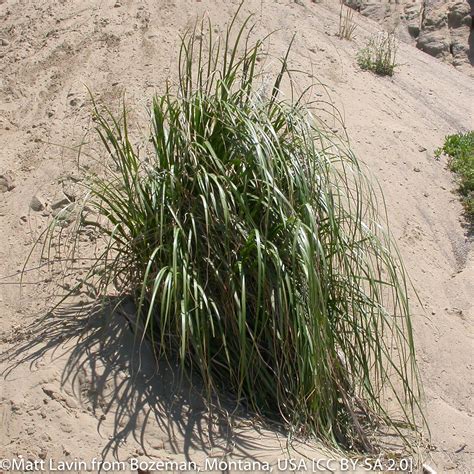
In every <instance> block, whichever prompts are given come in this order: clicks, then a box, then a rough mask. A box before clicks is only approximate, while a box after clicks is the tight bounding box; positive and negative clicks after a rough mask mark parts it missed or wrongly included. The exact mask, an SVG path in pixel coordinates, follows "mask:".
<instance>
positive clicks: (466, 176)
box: [435, 130, 474, 218]
mask: <svg viewBox="0 0 474 474" xmlns="http://www.w3.org/2000/svg"><path fill="white" fill-rule="evenodd" d="M441 154H445V155H446V156H447V157H448V158H449V161H448V166H449V169H450V170H451V171H454V172H455V173H456V174H457V176H458V177H459V192H460V193H461V196H462V201H463V204H464V207H465V209H466V212H467V214H468V216H469V217H470V218H474V131H472V130H471V131H470V132H466V133H457V134H454V135H448V136H447V137H446V138H445V142H444V145H443V146H442V147H441V148H438V149H437V150H436V151H435V156H436V157H437V158H439V157H440V156H441Z"/></svg>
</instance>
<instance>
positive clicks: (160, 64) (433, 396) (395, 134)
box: [0, 0, 474, 472]
mask: <svg viewBox="0 0 474 474" xmlns="http://www.w3.org/2000/svg"><path fill="white" fill-rule="evenodd" d="M299 3H302V5H300V4H299ZM299 3H295V2H293V1H290V0H287V1H283V0H280V1H272V2H271V1H266V0H265V1H257V0H248V1H247V2H246V3H245V5H244V7H243V14H242V17H241V18H244V17H245V15H246V14H248V13H251V12H252V13H255V21H256V23H257V27H256V30H255V35H256V37H258V36H263V34H265V33H268V32H270V31H273V30H277V31H276V32H275V33H274V35H273V36H272V38H271V49H272V54H276V55H279V54H282V53H283V52H284V51H285V49H286V47H287V45H288V43H289V41H290V39H291V37H292V35H293V34H294V33H296V39H295V43H294V48H293V52H292V64H293V66H295V67H297V68H300V69H303V70H305V71H312V72H313V74H314V76H315V77H316V78H317V79H318V80H319V81H321V82H322V83H323V84H325V87H326V89H327V91H328V92H329V93H330V95H331V97H332V99H333V100H334V102H335V104H336V106H337V107H338V108H339V110H340V111H341V113H342V115H343V117H344V120H345V125H346V128H347V133H348V135H349V137H350V139H351V142H352V145H353V148H354V151H355V152H356V153H357V154H358V156H359V157H360V158H361V159H362V160H363V161H364V162H365V163H366V164H367V165H368V166H369V168H370V169H371V172H372V173H373V175H374V177H375V178H377V179H378V180H379V181H380V183H381V186H382V188H383V191H384V193H385V197H386V205H387V210H388V214H389V218H390V223H391V225H392V231H393V233H394V237H395V239H396V241H397V242H398V245H399V247H400V250H401V253H402V255H403V258H404V262H405V265H406V267H407V270H408V272H409V274H410V276H411V278H412V280H413V283H414V286H415V287H416V289H417V291H418V294H419V297H420V300H421V302H422V305H420V304H419V303H418V302H417V300H416V298H413V299H412V308H413V312H414V315H415V316H414V324H415V334H416V342H417V347H418V361H419V366H420V371H421V374H422V378H423V383H424V387H425V392H426V404H427V408H426V410H427V417H428V421H429V424H430V427H431V430H432V451H431V452H430V453H425V456H426V458H427V462H428V463H430V465H432V466H433V467H436V468H437V469H438V472H446V471H449V470H451V471H452V472H469V471H472V469H473V463H472V457H473V450H474V436H473V427H474V424H473V409H474V407H473V400H472V393H473V392H472V384H473V329H472V328H473V326H472V316H473V314H472V300H473V294H474V291H473V290H474V288H473V281H474V263H473V262H474V259H473V253H472V241H471V240H469V236H468V229H467V228H466V227H465V226H463V225H462V219H461V215H462V208H461V205H460V203H459V200H458V198H457V196H456V194H454V193H453V191H454V190H455V183H454V181H453V177H452V175H451V173H450V172H449V171H448V170H446V168H445V163H443V161H436V160H435V159H434V149H435V148H437V147H438V146H440V145H441V144H442V142H443V137H444V136H445V135H446V134H448V133H454V132H456V131H460V130H467V129H473V128H474V123H473V118H474V110H473V106H474V102H473V101H472V98H473V97H474V83H473V80H472V78H469V77H468V76H467V75H464V74H463V73H461V72H459V71H457V70H455V69H454V68H452V67H450V66H448V65H446V64H443V63H441V62H439V61H437V60H436V59H434V58H432V57H430V56H427V55H425V54H423V53H421V52H420V51H418V50H416V49H415V48H413V47H411V46H408V45H401V47H400V51H399V57H398V63H399V64H400V66H399V68H398V69H397V72H396V75H395V76H394V77H393V78H379V77H376V76H374V75H372V74H371V73H369V72H362V71H360V70H359V69H358V67H357V64H356V62H355V55H356V52H357V50H358V47H359V46H360V45H362V44H363V43H364V42H365V39H366V38H367V36H368V35H369V34H370V33H372V32H374V31H376V30H377V28H378V27H377V25H376V24H375V23H373V22H371V21H370V20H368V19H366V18H361V17H357V19H356V21H357V23H358V25H359V27H358V30H357V33H356V36H357V37H356V39H355V41H353V42H347V41H340V40H339V39H338V38H336V37H335V36H334V34H335V32H336V31H337V28H338V6H337V2H336V1H334V2H330V1H328V0H327V1H326V2H323V3H320V4H316V3H312V2H310V1H304V2H299ZM237 6H238V2H236V1H233V0H232V1H226V2H217V1H211V0H203V1H200V2H195V1H191V0H188V1H184V0H141V1H130V0H122V1H121V6H120V7H114V0H112V1H110V0H106V1H105V0H104V1H92V0H84V1H72V0H62V1H57V2H51V1H38V2H36V1H35V2H32V1H26V0H23V1H22V0H6V1H5V0H3V1H2V0H0V38H2V39H4V40H6V41H3V42H2V46H0V68H1V76H0V143H1V146H0V174H10V175H11V177H12V178H13V181H14V184H15V188H14V189H12V190H11V191H8V192H5V193H2V194H0V242H2V244H1V246H0V278H2V280H0V282H1V284H0V307H1V309H2V313H1V319H0V343H1V348H0V351H1V352H2V353H4V354H6V353H7V351H10V352H9V354H12V353H13V354H14V357H13V359H11V358H10V359H9V360H7V359H6V358H5V357H2V359H1V364H0V371H2V372H3V378H2V381H1V384H0V404H1V419H2V426H1V429H0V457H2V456H4V457H9V456H10V457H11V456H18V455H24V456H30V457H31V458H32V459H40V458H41V457H43V458H46V459H49V458H52V459H57V460H59V459H71V458H74V457H77V458H79V459H84V460H89V459H92V458H93V457H100V456H103V455H106V456H107V457H108V458H109V459H112V458H114V457H115V458H118V459H127V458H128V457H130V456H144V455H145V454H147V455H149V456H151V457H152V458H158V459H162V460H184V459H186V458H187V459H192V460H193V461H196V462H198V463H200V462H203V460H204V459H205V458H206V457H207V456H211V455H219V454H221V453H222V452H224V451H226V450H233V456H234V457H235V458H236V459H237V458H239V457H240V458H241V459H250V458H255V459H260V460H270V461H275V460H276V459H277V458H278V457H281V456H282V452H284V448H285V439H284V437H282V436H281V435H279V434H277V433H276V432H274V431H271V430H268V429H262V430H257V429H256V428H255V427H252V426H250V425H249V426H247V425H245V423H244V422H243V421H242V422H240V423H237V426H234V427H230V426H228V425H227V424H226V423H225V422H224V421H222V420H221V422H220V423H217V424H214V429H213V434H212V436H211V433H209V431H208V429H207V418H206V416H205V410H203V406H202V404H200V403H198V397H196V396H195V395H193V394H191V393H187V394H184V395H182V396H180V397H173V396H172V394H171V393H172V390H171V387H172V383H173V380H172V373H168V372H164V371H160V373H159V374H156V371H155V370H154V368H153V365H152V364H150V361H149V360H147V357H146V354H145V355H144V357H143V358H144V360H145V363H144V366H143V367H144V370H143V371H142V372H140V374H139V375H135V376H134V377H131V375H130V373H131V372H130V371H131V365H133V364H130V363H129V357H128V354H129V353H130V352H131V347H132V345H131V339H130V338H131V336H130V334H129V331H128V329H127V325H126V324H125V320H124V319H123V318H118V319H117V320H116V322H115V323H114V324H113V325H112V327H111V328H110V329H109V330H108V331H107V333H106V334H105V333H101V332H100V330H99V327H98V323H97V321H96V320H91V322H90V323H89V326H87V325H86V321H85V320H84V318H81V317H77V316H76V315H75V313H74V312H72V311H71V313H70V317H69V319H67V322H64V321H65V320H60V321H58V320H53V319H50V320H48V321H49V322H47V323H42V324H41V325H35V324H33V326H30V325H31V324H32V323H33V322H34V320H35V318H36V317H38V316H40V315H42V314H44V313H45V311H46V310H47V308H48V304H49V302H48V301H46V299H45V295H49V294H51V292H52V291H54V288H57V286H54V285H52V284H51V283H49V282H45V281H43V279H44V277H45V275H46V273H45V272H44V271H41V272H30V273H28V274H27V277H26V278H25V283H27V284H25V285H24V286H23V288H22V293H21V295H20V292H19V287H18V285H17V284H16V283H18V281H19V278H18V276H16V275H15V274H16V273H17V272H18V270H19V269H20V268H21V267H22V265H23V263H24V261H25V257H26V255H27V253H28V252H29V249H30V248H31V243H32V239H33V238H34V237H35V236H36V235H38V231H39V228H40V227H41V226H43V227H44V225H45V223H46V222H47V221H48V216H47V215H46V214H47V213H46V212H41V211H40V212H35V211H32V210H31V209H29V205H30V201H31V198H32V197H33V196H35V195H38V196H40V197H41V199H44V200H45V202H46V203H48V204H52V203H54V202H57V201H58V200H61V199H62V198H63V197H64V195H63V194H62V192H63V187H64V186H65V187H69V188H73V187H74V179H76V178H80V177H81V175H80V172H79V171H78V170H77V166H76V162H77V153H76V151H74V150H69V149H67V148H65V146H72V145H77V144H78V143H79V142H80V141H81V140H82V137H83V136H84V134H85V132H86V131H87V130H88V129H89V128H90V127H91V123H90V104H89V102H88V96H87V91H86V89H85V86H87V87H89V88H90V89H91V90H92V91H93V93H94V94H96V96H97V97H99V98H100V99H101V100H103V101H105V103H108V104H111V106H112V107H115V106H117V105H118V104H119V99H120V97H121V94H122V93H123V92H124V91H126V98H127V102H128V103H129V104H130V105H133V108H134V111H135V112H134V113H132V118H134V119H136V121H137V122H140V120H143V119H144V118H145V116H146V112H145V108H146V106H147V105H148V104H149V103H150V100H151V97H152V95H153V93H154V92H156V91H160V90H163V86H164V81H165V79H166V78H168V77H171V78H173V77H174V74H175V70H176V58H177V51H178V47H179V33H182V32H183V31H184V30H185V28H186V27H189V26H191V25H192V24H193V22H194V20H195V19H196V17H197V16H199V15H203V14H207V15H209V17H210V18H211V19H212V20H213V23H214V24H215V25H216V26H223V25H224V24H225V23H226V22H227V21H228V20H229V18H231V16H232V14H233V12H234V11H235V10H236V8H237ZM276 66H277V63H276V61H273V60H267V62H266V67H267V68H268V70H271V69H272V68H274V67H276ZM303 82H304V81H303ZM316 92H317V93H321V94H325V91H324V89H323V88H320V89H319V90H318V89H316ZM334 127H337V125H334ZM56 145H60V146H56ZM94 147H95V145H94V144H88V145H86V146H85V148H86V149H87V151H88V152H93V151H94V149H95V148H94ZM83 159H84V162H83V163H87V160H88V158H87V157H84V158H83ZM43 214H45V215H43ZM36 262H37V260H36V261H35V262H34V263H36ZM32 265H33V264H32ZM52 286H53V288H51V287H52ZM85 327H87V330H86V332H85V333H84V328H85ZM81 333H83V336H82V337H81V338H80V339H79V334H81ZM11 351H13V352H11ZM135 362H136V359H135ZM135 362H134V363H135ZM12 364H13V366H12ZM10 369H12V370H10ZM211 438H212V439H211ZM301 449H302V450H303V451H304V453H306V454H307V455H308V456H309V457H311V458H313V457H314V458H318V457H324V456H327V454H325V453H323V452H322V449H321V448H320V447H318V445H317V443H310V444H309V445H308V446H303V447H301Z"/></svg>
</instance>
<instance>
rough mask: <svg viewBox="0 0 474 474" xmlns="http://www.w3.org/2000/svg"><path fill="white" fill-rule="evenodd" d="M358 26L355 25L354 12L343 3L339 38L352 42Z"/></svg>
mask: <svg viewBox="0 0 474 474" xmlns="http://www.w3.org/2000/svg"><path fill="white" fill-rule="evenodd" d="M356 28H357V25H356V24H355V23H354V10H352V8H348V7H346V6H345V5H344V2H343V1H341V10H340V12H339V31H338V33H337V36H339V38H340V39H346V40H351V39H352V38H353V37H354V32H355V30H356Z"/></svg>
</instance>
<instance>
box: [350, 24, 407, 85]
mask: <svg viewBox="0 0 474 474" xmlns="http://www.w3.org/2000/svg"><path fill="white" fill-rule="evenodd" d="M397 47H398V46H397V40H396V37H395V34H394V33H388V32H380V33H377V34H376V35H373V36H371V37H370V39H369V41H368V43H367V45H366V47H365V48H362V49H361V50H360V51H359V52H358V54H357V63H358V64H359V66H360V67H361V68H362V69H364V70H369V71H373V72H374V73H375V74H378V75H380V76H393V73H394V71H395V68H396V66H397V64H396V62H395V61H396V55H397Z"/></svg>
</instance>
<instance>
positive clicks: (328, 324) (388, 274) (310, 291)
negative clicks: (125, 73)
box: [50, 19, 418, 451]
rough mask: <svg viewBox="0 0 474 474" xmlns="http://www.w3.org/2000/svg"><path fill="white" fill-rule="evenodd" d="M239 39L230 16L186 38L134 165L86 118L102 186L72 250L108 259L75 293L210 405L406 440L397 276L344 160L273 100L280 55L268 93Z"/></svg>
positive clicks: (295, 428)
mask: <svg viewBox="0 0 474 474" xmlns="http://www.w3.org/2000/svg"><path fill="white" fill-rule="evenodd" d="M246 24H247V23H244V26H243V27H242V28H241V29H240V30H238V31H234V30H235V19H234V21H233V22H232V23H231V25H230V27H229V28H228V31H227V34H226V36H225V38H224V40H222V41H220V40H218V39H215V38H214V37H213V35H212V28H211V27H210V26H209V29H208V34H205V31H199V32H198V33H199V34H196V32H195V31H194V32H190V33H189V34H187V35H186V36H185V37H184V39H183V42H182V46H181V50H180V55H179V66H180V67H179V82H178V86H177V88H176V89H175V90H173V89H172V87H171V86H169V87H168V88H167V89H166V92H165V93H164V94H163V95H160V96H156V97H155V98H154V100H153V106H152V108H151V117H150V119H151V125H152V126H151V132H150V137H149V139H150V142H151V143H152V145H153V146H152V151H151V152H148V153H145V154H144V156H142V155H141V154H140V153H139V151H138V150H137V149H136V148H135V147H134V146H132V140H131V138H130V136H129V126H128V123H127V114H126V112H125V111H124V113H123V116H122V117H121V118H116V117H115V116H114V115H112V114H111V113H109V112H107V111H103V109H101V107H100V106H98V105H96V107H95V112H94V121H95V124H96V128H97V132H98V134H99V136H100V138H101V139H102V142H103V145H104V151H105V157H104V164H105V166H106V172H105V173H103V174H102V175H100V176H103V177H95V178H94V179H93V180H92V181H91V183H90V185H89V195H88V197H87V200H86V202H85V205H84V207H83V212H82V215H81V218H80V219H79V220H78V226H77V227H76V228H75V230H74V233H73V234H71V238H72V239H73V241H74V244H73V247H74V246H75V245H76V241H75V240H74V239H76V240H77V235H78V233H80V232H83V231H84V230H87V229H89V228H90V229H93V230H94V232H95V234H94V235H95V236H96V238H97V239H98V240H99V241H100V239H102V240H103V241H104V246H103V249H104V250H103V252H102V253H100V254H99V255H98V257H97V258H96V260H95V261H94V263H93V265H92V267H91V268H90V270H89V272H88V274H87V276H86V277H84V278H83V280H84V282H88V281H89V282H94V284H95V285H96V288H97V289H98V291H99V292H100V294H101V295H102V296H106V295H107V294H109V293H110V292H111V291H113V292H114V293H115V294H119V295H123V296H125V295H132V296H133V297H134V298H135V301H136V305H137V308H138V312H137V318H138V319H139V321H140V323H141V325H140V327H142V328H143V329H142V331H143V332H142V333H140V334H139V336H140V337H144V336H147V337H149V338H150V340H151V341H152V342H153V344H154V347H155V348H156V350H157V353H158V355H159V356H162V357H167V358H177V359H178V360H179V361H180V362H181V365H182V367H183V370H185V371H186V370H187V369H189V368H191V367H192V368H193V369H194V370H197V371H198V373H199V374H200V376H201V377H202V380H203V383H204V386H205V388H206V390H207V393H208V395H209V396H211V395H212V396H214V395H219V394H222V393H231V394H233V395H234V396H235V397H236V398H237V399H238V400H239V402H241V403H243V404H245V405H246V406H247V407H248V408H249V409H251V410H253V411H255V412H257V413H260V414H262V415H266V416H268V417H271V418H273V419H278V420H280V421H284V422H285V424H286V426H287V428H288V429H289V430H290V431H291V432H293V433H299V434H304V435H316V436H318V437H319V438H320V439H322V440H324V441H325V442H327V443H328V444H330V445H332V446H335V445H336V446H343V447H345V448H351V449H360V450H365V451H369V450H373V449H374V444H373V441H372V438H371V437H370V436H369V432H370V431H371V430H372V429H373V428H374V426H381V425H382V426H383V425H385V426H388V427H391V428H395V429H397V430H398V429H399V425H398V424H397V422H398V421H400V420H401V421H403V422H404V423H405V425H404V426H409V427H412V428H413V427H414V426H415V421H414V413H415V409H416V407H417V406H418V405H417V403H418V402H417V394H418V388H417V379H416V369H415V358H414V347H413V339H412V328H411V322H410V311H409V306H408V299H407V283H406V278H405V273H404V270H403V266H402V264H401V262H400V260H399V258H398V255H397V252H396V249H395V247H394V246H393V244H392V243H391V241H390V237H389V236H388V233H387V230H386V227H385V226H384V223H383V221H382V220H381V218H380V216H379V214H378V209H377V201H376V198H375V194H374V192H373V190H372V188H371V186H370V183H369V182H368V180H367V179H366V178H365V177H364V174H363V173H362V171H361V167H360V164H359V162H358V161H357V159H356V157H355V156H354V154H353V153H352V152H351V150H350V149H349V148H348V147H347V146H346V145H344V142H343V141H338V140H336V139H335V137H334V136H332V135H331V134H329V133H327V132H326V131H325V130H324V129H323V128H321V127H319V126H318V122H317V121H316V119H315V118H314V117H313V115H312V113H311V110H310V108H309V107H306V106H304V104H303V100H302V98H300V99H299V100H295V101H286V100H284V99H282V98H280V95H281V93H280V89H281V84H282V81H283V79H284V78H285V76H286V71H287V70H288V67H287V59H286V58H285V59H283V61H282V69H281V72H280V73H279V74H277V75H276V78H275V81H274V85H273V87H272V88H271V89H270V90H269V92H268V93H265V91H264V90H263V89H262V88H261V87H259V85H258V82H257V81H258V78H259V74H257V57H258V54H259V53H260V51H261V49H262V45H263V42H260V41H257V42H256V44H254V45H252V44H251V43H250V38H249V36H248V35H247V34H246V33H245V31H246ZM231 38H235V39H234V41H231ZM338 143H339V144H338ZM92 216H95V217H94V218H92ZM53 235H54V232H53V230H52V228H51V229H50V237H51V238H52V236H53ZM63 239H64V237H63ZM63 243H64V242H63ZM138 326H139V325H137V327H138ZM390 394H391V395H390ZM393 395H395V397H394V398H393ZM389 396H392V398H393V399H394V400H395V401H396V405H397V406H398V408H399V409H400V410H399V411H398V415H399V418H398V417H397V418H394V417H393V416H392V414H391V413H392V412H390V411H389V410H388V409H387V406H386V405H385V402H384V400H385V399H386V397H389Z"/></svg>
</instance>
